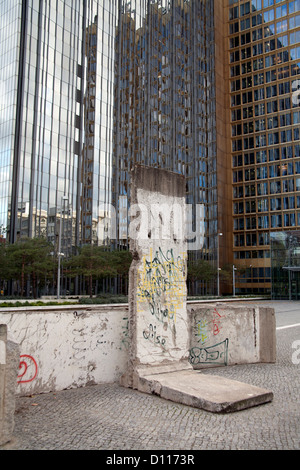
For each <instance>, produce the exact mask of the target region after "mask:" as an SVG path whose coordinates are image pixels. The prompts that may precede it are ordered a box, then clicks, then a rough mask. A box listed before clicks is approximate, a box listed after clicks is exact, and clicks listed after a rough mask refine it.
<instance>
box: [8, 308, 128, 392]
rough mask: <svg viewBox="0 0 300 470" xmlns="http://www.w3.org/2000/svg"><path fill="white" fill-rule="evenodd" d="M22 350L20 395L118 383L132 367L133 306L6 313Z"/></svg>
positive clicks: (13, 310)
mask: <svg viewBox="0 0 300 470" xmlns="http://www.w3.org/2000/svg"><path fill="white" fill-rule="evenodd" d="M0 323H5V324H7V325H8V327H9V330H10V332H11V334H12V335H13V337H14V338H15V340H16V341H17V343H18V344H19V345H20V369H19V374H18V382H17V389H16V393H17V395H32V394H38V393H47V392H51V391H58V390H63V389H66V388H77V387H82V386H86V385H89V384H99V383H110V382H115V381H118V380H119V378H120V376H121V374H123V373H124V371H125V369H126V364H127V351H128V348H129V341H128V306H127V305H126V304H122V305H121V304H118V305H117V304H114V305H93V306H88V305H73V306H71V305H67V306H56V307H20V308H18V309H13V308H5V309H1V311H0Z"/></svg>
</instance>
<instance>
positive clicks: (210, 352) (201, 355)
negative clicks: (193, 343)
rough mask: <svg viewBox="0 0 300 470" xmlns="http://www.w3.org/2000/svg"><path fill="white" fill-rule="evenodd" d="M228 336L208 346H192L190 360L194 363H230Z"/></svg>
mask: <svg viewBox="0 0 300 470" xmlns="http://www.w3.org/2000/svg"><path fill="white" fill-rule="evenodd" d="M228 342H229V341H228V338H226V339H225V340H224V341H222V342H221V343H217V344H214V345H213V346H208V347H206V348H197V347H194V348H191V349H190V357H189V361H190V363H191V364H192V365H197V364H214V365H224V366H226V365H227V364H228Z"/></svg>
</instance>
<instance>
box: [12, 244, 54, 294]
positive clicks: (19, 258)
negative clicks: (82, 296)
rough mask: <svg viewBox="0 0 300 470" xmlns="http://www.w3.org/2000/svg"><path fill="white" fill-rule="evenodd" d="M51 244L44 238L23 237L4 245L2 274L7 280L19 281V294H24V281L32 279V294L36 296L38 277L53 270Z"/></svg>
mask: <svg viewBox="0 0 300 470" xmlns="http://www.w3.org/2000/svg"><path fill="white" fill-rule="evenodd" d="M52 250H53V246H52V244H51V243H50V242H48V241H47V240H46V239H45V238H42V237H39V238H24V239H22V240H19V241H18V242H16V243H14V244H11V245H6V247H5V255H4V257H5V268H4V275H5V278H6V279H7V280H16V281H19V282H20V290H21V295H22V296H23V295H24V288H25V281H26V280H27V279H31V280H32V291H33V296H34V297H35V298H36V297H37V286H38V282H39V279H40V277H41V276H42V277H43V278H45V277H47V276H48V275H49V274H50V272H53V269H54V263H53V258H52V256H51V252H52Z"/></svg>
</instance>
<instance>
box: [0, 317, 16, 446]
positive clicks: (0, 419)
mask: <svg viewBox="0 0 300 470" xmlns="http://www.w3.org/2000/svg"><path fill="white" fill-rule="evenodd" d="M19 355H20V352H19V347H18V345H17V343H15V342H14V341H11V340H10V339H8V337H7V326H6V325H0V445H3V444H5V443H7V442H9V441H10V440H11V438H12V435H13V430H14V414H15V396H16V385H17V374H18V366H19Z"/></svg>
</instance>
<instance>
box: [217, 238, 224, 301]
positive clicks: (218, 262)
mask: <svg viewBox="0 0 300 470" xmlns="http://www.w3.org/2000/svg"><path fill="white" fill-rule="evenodd" d="M222 235H223V233H218V234H217V268H218V297H219V296H220V271H221V268H220V243H219V237H221V236H222Z"/></svg>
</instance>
